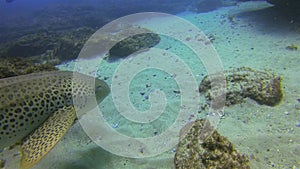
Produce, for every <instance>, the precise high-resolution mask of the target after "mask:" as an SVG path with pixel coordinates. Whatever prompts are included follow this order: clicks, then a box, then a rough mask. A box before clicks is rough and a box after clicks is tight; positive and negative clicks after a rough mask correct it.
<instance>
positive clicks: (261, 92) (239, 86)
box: [199, 67, 283, 106]
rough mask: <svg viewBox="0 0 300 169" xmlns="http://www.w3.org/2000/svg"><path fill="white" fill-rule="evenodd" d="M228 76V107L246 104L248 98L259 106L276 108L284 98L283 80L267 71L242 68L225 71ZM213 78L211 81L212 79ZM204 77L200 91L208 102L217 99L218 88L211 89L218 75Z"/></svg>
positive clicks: (226, 102)
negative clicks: (212, 82) (212, 81)
mask: <svg viewBox="0 0 300 169" xmlns="http://www.w3.org/2000/svg"><path fill="white" fill-rule="evenodd" d="M224 73H225V76H226V89H227V91H226V101H225V104H226V105H227V106H230V105H234V104H238V103H242V102H244V101H245V100H246V99H247V98H251V99H253V100H255V101H256V102H257V103H258V104H263V105H268V106H275V105H277V104H279V103H280V101H281V100H282V98H283V91H282V87H281V81H282V78H281V77H280V76H277V75H275V74H272V73H270V72H267V71H257V70H254V69H251V68H248V67H241V68H237V69H233V70H228V71H225V72H224ZM210 78H211V79H210ZM210 78H209V77H208V76H206V77H204V78H203V80H202V81H201V84H200V87H199V91H200V93H202V94H204V95H205V97H206V99H207V100H208V101H210V100H212V99H213V98H214V97H216V96H215V95H214V94H215V93H218V90H219V89H218V88H216V89H211V84H210V81H211V80H216V79H217V78H218V75H211V76H210Z"/></svg>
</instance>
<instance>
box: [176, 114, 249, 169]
mask: <svg viewBox="0 0 300 169" xmlns="http://www.w3.org/2000/svg"><path fill="white" fill-rule="evenodd" d="M182 130H186V131H185V132H183V133H186V134H183V135H181V137H180V141H179V144H178V147H177V151H176V154H175V159H174V163H175V168H176V169H207V168H214V169H229V168H238V169H250V165H249V159H248V157H247V156H245V155H241V154H239V153H238V152H237V150H235V149H234V146H233V144H232V143H231V142H230V141H229V140H228V139H227V138H225V137H223V136H221V135H220V134H219V133H218V132H217V131H216V130H214V129H213V127H212V126H211V125H210V123H209V121H208V120H205V119H200V120H196V121H195V122H193V123H191V124H188V127H184V128H183V129H182Z"/></svg>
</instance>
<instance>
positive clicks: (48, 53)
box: [0, 28, 94, 64]
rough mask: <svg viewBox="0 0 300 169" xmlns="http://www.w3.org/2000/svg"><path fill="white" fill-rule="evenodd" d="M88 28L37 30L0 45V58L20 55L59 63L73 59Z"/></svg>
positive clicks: (89, 31)
mask: <svg viewBox="0 0 300 169" xmlns="http://www.w3.org/2000/svg"><path fill="white" fill-rule="evenodd" d="M92 33H94V30H93V29H90V28H78V29H74V30H67V31H58V32H47V31H43V32H37V33H33V34H29V35H26V36H23V37H21V38H19V39H17V40H15V41H12V42H9V43H6V44H5V45H3V46H2V47H1V46H0V58H4V57H6V58H12V57H22V58H30V60H35V62H36V63H52V64H59V63H61V62H63V61H66V60H71V59H75V58H77V57H78V54H79V52H80V50H81V48H82V46H83V45H84V43H85V41H86V40H87V39H88V38H89V36H90V35H91V34H92Z"/></svg>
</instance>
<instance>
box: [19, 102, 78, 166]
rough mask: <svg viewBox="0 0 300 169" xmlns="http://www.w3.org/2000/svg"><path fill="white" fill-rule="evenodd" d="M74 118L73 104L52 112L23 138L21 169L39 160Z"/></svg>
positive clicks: (61, 135) (65, 130)
mask: <svg viewBox="0 0 300 169" xmlns="http://www.w3.org/2000/svg"><path fill="white" fill-rule="evenodd" d="M75 119H76V112H75V108H74V107H73V106H65V107H63V108H61V109H59V110H57V111H56V112H54V113H53V114H52V115H51V116H50V117H49V118H48V119H47V120H46V121H45V122H44V123H43V124H42V125H41V126H40V127H39V128H37V129H36V130H35V131H34V132H33V133H31V134H30V135H29V136H28V137H27V138H25V140H24V142H23V144H22V147H21V148H22V149H21V164H20V168H21V169H28V168H30V167H31V166H33V165H34V164H36V163H37V162H39V161H40V160H41V159H42V158H43V157H44V156H45V155H46V154H47V153H48V152H49V151H50V150H51V149H52V148H53V147H54V146H55V145H56V143H57V142H58V141H59V140H60V139H61V138H62V137H63V135H64V134H65V133H66V132H67V130H68V129H69V128H70V127H71V126H72V124H73V123H74V120H75Z"/></svg>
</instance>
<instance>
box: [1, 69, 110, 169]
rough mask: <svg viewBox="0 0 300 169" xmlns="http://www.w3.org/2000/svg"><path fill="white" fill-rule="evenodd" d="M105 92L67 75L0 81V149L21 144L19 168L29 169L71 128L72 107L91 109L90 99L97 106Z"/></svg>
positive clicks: (58, 73) (86, 80) (86, 79)
mask: <svg viewBox="0 0 300 169" xmlns="http://www.w3.org/2000/svg"><path fill="white" fill-rule="evenodd" d="M109 92H110V89H109V87H108V85H107V84H106V83H105V82H104V81H102V80H99V79H96V78H93V77H90V76H87V75H84V74H80V73H75V72H68V71H52V72H46V73H37V74H29V75H23V76H17V77H10V78H5V79H0V149H3V148H5V147H8V146H11V145H15V144H17V143H21V144H22V145H21V147H22V148H21V155H22V159H21V164H20V168H22V169H26V168H30V167H31V166H33V165H34V164H36V163H37V162H38V161H39V160H40V159H42V157H43V156H44V155H45V154H47V152H49V151H50V150H51V149H52V148H53V147H54V145H55V144H56V143H57V142H58V141H59V139H60V138H61V137H62V136H63V134H64V133H65V132H66V131H67V129H68V128H69V127H70V126H71V125H72V124H73V122H74V120H75V119H76V117H77V116H76V111H75V107H76V108H79V109H82V110H84V111H88V110H90V109H92V108H95V104H92V103H93V99H94V100H95V98H96V101H97V103H100V102H101V101H102V100H103V99H104V98H105V97H106V96H107V95H108V94H109ZM74 101H76V106H75V107H74ZM76 110H77V109H76ZM77 115H78V114H77ZM64 117H68V118H67V119H64ZM60 119H64V120H60ZM51 133H52V136H50V134H51ZM53 135H55V136H54V137H53ZM32 143H33V144H32ZM33 154H34V155H33Z"/></svg>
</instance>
